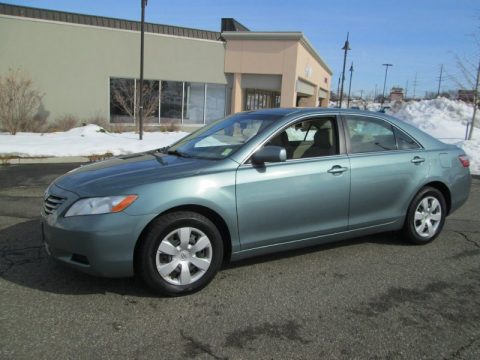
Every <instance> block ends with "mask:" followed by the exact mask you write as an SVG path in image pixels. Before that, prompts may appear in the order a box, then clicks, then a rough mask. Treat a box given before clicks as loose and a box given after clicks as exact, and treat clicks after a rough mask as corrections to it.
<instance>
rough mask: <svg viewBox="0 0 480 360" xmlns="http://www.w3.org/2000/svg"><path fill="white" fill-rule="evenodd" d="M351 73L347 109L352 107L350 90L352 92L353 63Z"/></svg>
mask: <svg viewBox="0 0 480 360" xmlns="http://www.w3.org/2000/svg"><path fill="white" fill-rule="evenodd" d="M349 71H350V84H349V85H348V98H347V109H348V108H349V107H350V90H352V77H353V61H352V65H351V66H350V70H349Z"/></svg>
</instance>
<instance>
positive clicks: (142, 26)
mask: <svg viewBox="0 0 480 360" xmlns="http://www.w3.org/2000/svg"><path fill="white" fill-rule="evenodd" d="M140 1H141V2H142V5H141V6H142V21H141V23H140V95H139V97H138V101H139V106H138V127H139V129H138V135H139V138H140V140H142V139H143V47H144V37H145V6H147V1H148V0H140Z"/></svg>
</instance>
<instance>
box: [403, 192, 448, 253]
mask: <svg viewBox="0 0 480 360" xmlns="http://www.w3.org/2000/svg"><path fill="white" fill-rule="evenodd" d="M446 213H447V209H446V204H445V197H444V196H443V194H442V193H441V192H440V191H439V190H437V189H435V188H432V187H424V188H423V189H421V190H420V191H419V192H418V194H417V195H416V196H415V198H414V199H413V200H412V202H411V204H410V207H409V209H408V212H407V218H406V220H405V225H404V228H403V233H404V236H405V238H406V239H407V240H408V241H410V242H411V243H413V244H420V245H421V244H426V243H429V242H430V241H432V240H433V239H435V238H436V237H437V236H438V235H439V234H440V231H441V230H442V228H443V224H444V223H445V216H446Z"/></svg>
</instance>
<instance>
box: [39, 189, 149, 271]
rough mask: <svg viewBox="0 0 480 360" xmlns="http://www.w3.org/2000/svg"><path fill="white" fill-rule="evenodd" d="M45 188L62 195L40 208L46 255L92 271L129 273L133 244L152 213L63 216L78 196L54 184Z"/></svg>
mask: <svg viewBox="0 0 480 360" xmlns="http://www.w3.org/2000/svg"><path fill="white" fill-rule="evenodd" d="M48 191H49V193H51V194H55V196H59V197H62V198H65V199H66V201H65V202H64V203H63V204H62V205H61V206H60V207H59V208H58V209H56V210H55V211H54V212H53V213H51V214H47V213H46V212H45V211H42V234H43V239H44V242H45V247H46V250H47V252H48V253H49V255H50V256H51V257H53V258H54V259H56V260H58V261H60V262H62V263H64V264H67V265H68V266H70V267H73V268H75V269H77V270H80V271H83V272H86V273H89V274H92V275H98V276H104V277H129V276H133V273H134V271H133V257H134V251H135V244H136V242H137V239H138V238H139V236H140V234H141V232H142V230H143V229H144V228H145V226H146V225H147V224H148V223H149V222H150V221H151V218H153V217H149V216H132V215H127V214H126V213H124V212H120V213H115V214H102V215H86V216H73V217H68V218H65V217H63V215H64V213H65V212H66V210H67V209H68V208H69V207H70V205H71V204H73V203H74V202H75V201H76V200H77V199H78V196H77V195H76V194H74V193H72V192H68V191H66V190H63V189H61V188H59V187H57V186H55V185H52V186H51V187H50V188H49V190H48Z"/></svg>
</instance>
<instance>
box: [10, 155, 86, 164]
mask: <svg viewBox="0 0 480 360" xmlns="http://www.w3.org/2000/svg"><path fill="white" fill-rule="evenodd" d="M88 162H92V160H91V159H90V158H88V157H84V156H59V157H42V158H13V159H8V160H6V161H5V163H4V164H3V165H23V164H62V163H63V164H65V163H88ZM0 165H1V164H0Z"/></svg>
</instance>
